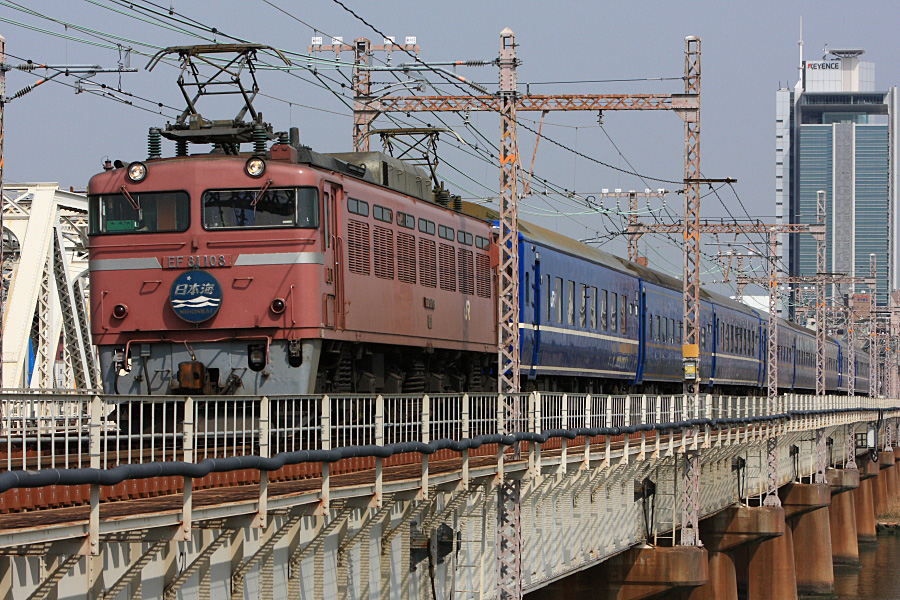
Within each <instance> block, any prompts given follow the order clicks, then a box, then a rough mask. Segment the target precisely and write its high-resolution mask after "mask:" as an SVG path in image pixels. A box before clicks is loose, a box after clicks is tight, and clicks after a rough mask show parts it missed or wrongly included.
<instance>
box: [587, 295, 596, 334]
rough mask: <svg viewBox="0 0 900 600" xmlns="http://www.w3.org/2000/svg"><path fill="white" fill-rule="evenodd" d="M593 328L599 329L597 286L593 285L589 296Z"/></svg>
mask: <svg viewBox="0 0 900 600" xmlns="http://www.w3.org/2000/svg"><path fill="white" fill-rule="evenodd" d="M589 302H590V303H589V304H588V306H589V307H590V320H591V329H597V288H595V287H591V295H590V298H589Z"/></svg>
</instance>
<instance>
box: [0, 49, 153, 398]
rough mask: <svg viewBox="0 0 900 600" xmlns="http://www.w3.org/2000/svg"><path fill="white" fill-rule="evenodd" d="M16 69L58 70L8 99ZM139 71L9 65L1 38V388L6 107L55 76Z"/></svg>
mask: <svg viewBox="0 0 900 600" xmlns="http://www.w3.org/2000/svg"><path fill="white" fill-rule="evenodd" d="M13 69H18V70H20V71H34V70H35V69H51V70H53V71H56V72H55V73H53V74H50V75H48V76H45V77H44V78H42V79H39V80H37V81H36V82H35V83H32V84H31V85H27V86H25V87H24V88H22V89H21V90H19V91H18V92H16V93H15V94H13V96H12V97H11V98H10V97H7V96H6V73H7V71H11V70H13ZM135 72H137V69H132V68H123V67H119V68H117V69H103V68H101V67H100V66H99V65H46V64H39V65H36V64H34V63H31V62H29V63H25V64H22V65H17V66H14V65H10V64H8V63H7V62H6V38H4V37H3V36H0V387H2V386H3V334H2V332H3V327H4V324H5V319H6V294H7V290H6V282H5V281H3V279H4V277H5V260H6V259H5V257H4V252H3V251H4V247H3V246H4V244H5V243H6V229H5V224H4V218H3V204H4V202H3V167H4V163H5V154H4V152H3V143H4V140H5V138H6V127H5V112H6V105H7V104H8V103H9V102H11V101H12V100H16V99H18V98H21V97H22V96H24V95H25V94H27V93H29V92H31V91H32V90H34V89H35V88H36V87H38V86H39V85H43V84H44V83H47V82H48V81H50V80H52V79H54V78H55V77H57V76H59V75H62V74H66V75H83V76H84V77H90V76H92V75H96V74H98V73H135Z"/></svg>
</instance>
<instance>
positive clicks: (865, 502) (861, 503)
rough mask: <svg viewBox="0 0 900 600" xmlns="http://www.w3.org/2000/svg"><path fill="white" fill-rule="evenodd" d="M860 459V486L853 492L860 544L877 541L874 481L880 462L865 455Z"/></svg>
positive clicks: (857, 537)
mask: <svg viewBox="0 0 900 600" xmlns="http://www.w3.org/2000/svg"><path fill="white" fill-rule="evenodd" d="M858 460H859V479H860V481H859V487H858V488H857V489H855V490H853V491H852V492H850V493H851V494H853V504H854V506H855V508H856V540H857V542H858V543H860V544H875V543H877V541H878V540H877V538H876V532H875V501H874V498H873V494H874V487H875V486H874V483H875V479H876V478H877V477H878V463H877V462H874V461H871V460H869V458H868V456H863V457H862V458H860V459H858Z"/></svg>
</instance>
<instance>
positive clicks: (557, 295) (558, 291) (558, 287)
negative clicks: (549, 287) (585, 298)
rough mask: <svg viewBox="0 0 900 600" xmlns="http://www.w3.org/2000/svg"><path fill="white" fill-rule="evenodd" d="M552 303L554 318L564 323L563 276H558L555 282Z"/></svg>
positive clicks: (555, 320)
mask: <svg viewBox="0 0 900 600" xmlns="http://www.w3.org/2000/svg"><path fill="white" fill-rule="evenodd" d="M550 304H551V305H553V320H554V322H556V323H562V277H557V278H556V280H555V281H554V282H553V293H552V294H551V296H550Z"/></svg>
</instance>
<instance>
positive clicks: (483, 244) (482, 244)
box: [475, 235, 489, 250]
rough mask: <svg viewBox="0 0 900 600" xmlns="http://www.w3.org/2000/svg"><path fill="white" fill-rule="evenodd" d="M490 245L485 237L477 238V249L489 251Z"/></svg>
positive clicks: (478, 236)
mask: <svg viewBox="0 0 900 600" xmlns="http://www.w3.org/2000/svg"><path fill="white" fill-rule="evenodd" d="M488 245H489V242H488V239H487V238H485V237H481V236H480V235H476V236H475V247H476V248H478V249H480V250H487V247H488Z"/></svg>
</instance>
